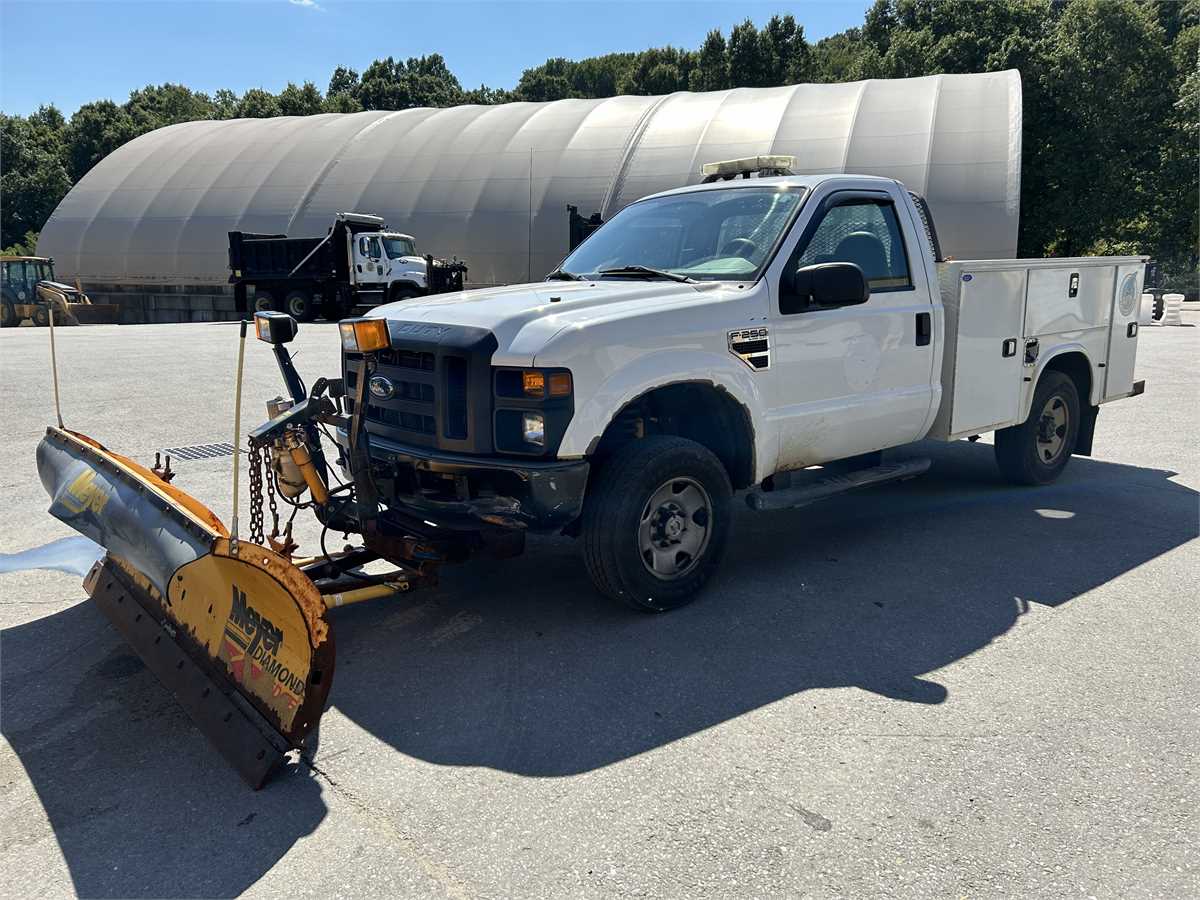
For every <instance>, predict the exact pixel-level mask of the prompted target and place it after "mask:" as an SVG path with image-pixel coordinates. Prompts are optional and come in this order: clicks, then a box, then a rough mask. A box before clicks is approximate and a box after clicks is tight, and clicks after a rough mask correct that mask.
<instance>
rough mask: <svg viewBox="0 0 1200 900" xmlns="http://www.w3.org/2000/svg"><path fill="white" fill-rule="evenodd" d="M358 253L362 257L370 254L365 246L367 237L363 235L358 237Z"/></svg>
mask: <svg viewBox="0 0 1200 900" xmlns="http://www.w3.org/2000/svg"><path fill="white" fill-rule="evenodd" d="M358 255H359V256H361V257H364V258H366V257H369V256H370V255H371V252H370V250H369V248H368V247H367V239H366V238H365V237H360V238H359V239H358Z"/></svg>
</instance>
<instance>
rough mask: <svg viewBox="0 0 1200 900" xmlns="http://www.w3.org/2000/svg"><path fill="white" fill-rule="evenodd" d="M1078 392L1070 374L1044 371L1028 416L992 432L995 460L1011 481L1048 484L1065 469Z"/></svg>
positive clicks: (1077, 414)
mask: <svg viewBox="0 0 1200 900" xmlns="http://www.w3.org/2000/svg"><path fill="white" fill-rule="evenodd" d="M1079 423H1080V411H1079V391H1078V389H1077V388H1076V387H1075V382H1074V381H1073V380H1072V379H1071V378H1070V376H1068V375H1065V374H1064V373H1062V372H1047V373H1045V374H1044V375H1043V376H1042V378H1041V380H1040V381H1039V382H1038V386H1037V390H1036V391H1034V394H1033V403H1032V404H1031V405H1030V407H1029V418H1028V419H1026V420H1025V421H1024V422H1022V423H1021V424H1020V425H1014V426H1013V427H1012V428H1004V429H1001V430H1000V431H997V432H996V463H997V464H998V465H999V466H1000V472H1001V473H1002V474H1003V475H1004V477H1005V478H1006V479H1008V480H1009V481H1011V482H1013V483H1014V484H1049V483H1050V482H1052V481H1054V480H1055V479H1056V478H1058V476H1059V475H1060V474H1062V470H1063V469H1065V468H1066V466H1067V463H1068V462H1069V461H1070V459H1071V454H1072V453H1074V452H1075V443H1076V440H1077V439H1078V437H1079Z"/></svg>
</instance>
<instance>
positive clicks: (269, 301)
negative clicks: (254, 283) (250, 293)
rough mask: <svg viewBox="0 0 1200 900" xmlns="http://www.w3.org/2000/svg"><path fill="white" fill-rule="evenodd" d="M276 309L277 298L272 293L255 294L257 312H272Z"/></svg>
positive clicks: (260, 292) (261, 292)
mask: <svg viewBox="0 0 1200 900" xmlns="http://www.w3.org/2000/svg"><path fill="white" fill-rule="evenodd" d="M274 309H275V297H274V296H272V294H271V292H270V291H257V292H256V293H255V294H254V311H255V312H272V311H273V310H274Z"/></svg>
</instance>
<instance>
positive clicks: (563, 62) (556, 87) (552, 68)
mask: <svg viewBox="0 0 1200 900" xmlns="http://www.w3.org/2000/svg"><path fill="white" fill-rule="evenodd" d="M574 68H575V63H573V62H571V61H570V60H569V59H563V58H562V57H555V58H554V59H548V60H546V61H545V62H544V63H542V64H541V65H540V66H536V67H534V68H532V69H526V70H525V71H524V72H522V73H521V80H520V81H518V82H517V87H516V89H515V90H514V93H515V94H516V96H517V97H519V98H520V99H521V100H527V101H532V102H535V103H541V102H543V101H546V100H562V99H564V98H566V97H574V96H577V95H576V94H575V86H574V85H573V84H572V82H571V76H572V75H573V74H574Z"/></svg>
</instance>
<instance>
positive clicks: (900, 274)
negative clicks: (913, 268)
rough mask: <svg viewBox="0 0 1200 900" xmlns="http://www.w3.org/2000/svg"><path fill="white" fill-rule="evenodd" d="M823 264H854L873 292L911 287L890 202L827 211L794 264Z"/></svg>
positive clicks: (902, 243) (846, 205) (851, 205)
mask: <svg viewBox="0 0 1200 900" xmlns="http://www.w3.org/2000/svg"><path fill="white" fill-rule="evenodd" d="M825 262H850V263H854V264H855V265H856V266H858V267H859V268H860V269H862V270H863V274H864V275H866V276H867V283H868V284H869V285H870V286H871V290H872V292H878V291H887V290H893V291H895V290H906V289H908V288H911V287H912V286H913V285H912V279H911V278H910V277H909V273H908V259H907V258H906V257H905V254H904V239H903V238H902V237H901V236H900V223H899V222H898V221H897V219H896V208H895V207H894V206H893V205H892V204H890V203H872V202H869V201H861V202H857V203H847V204H845V205H844V206H835V207H833V208H832V209H830V210H828V211H827V212H826V213H825V217H824V218H823V219H822V220H821V224H820V225H818V226H817V230H816V231H814V232H813V234H812V237H811V238H810V239H809V241H808V245H807V246H806V247H805V248H804V250H803V251H802V252H801V253H800V255H799V256H798V257H797V263H796V264H797V265H798V266H810V265H814V264H816V263H825Z"/></svg>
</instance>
